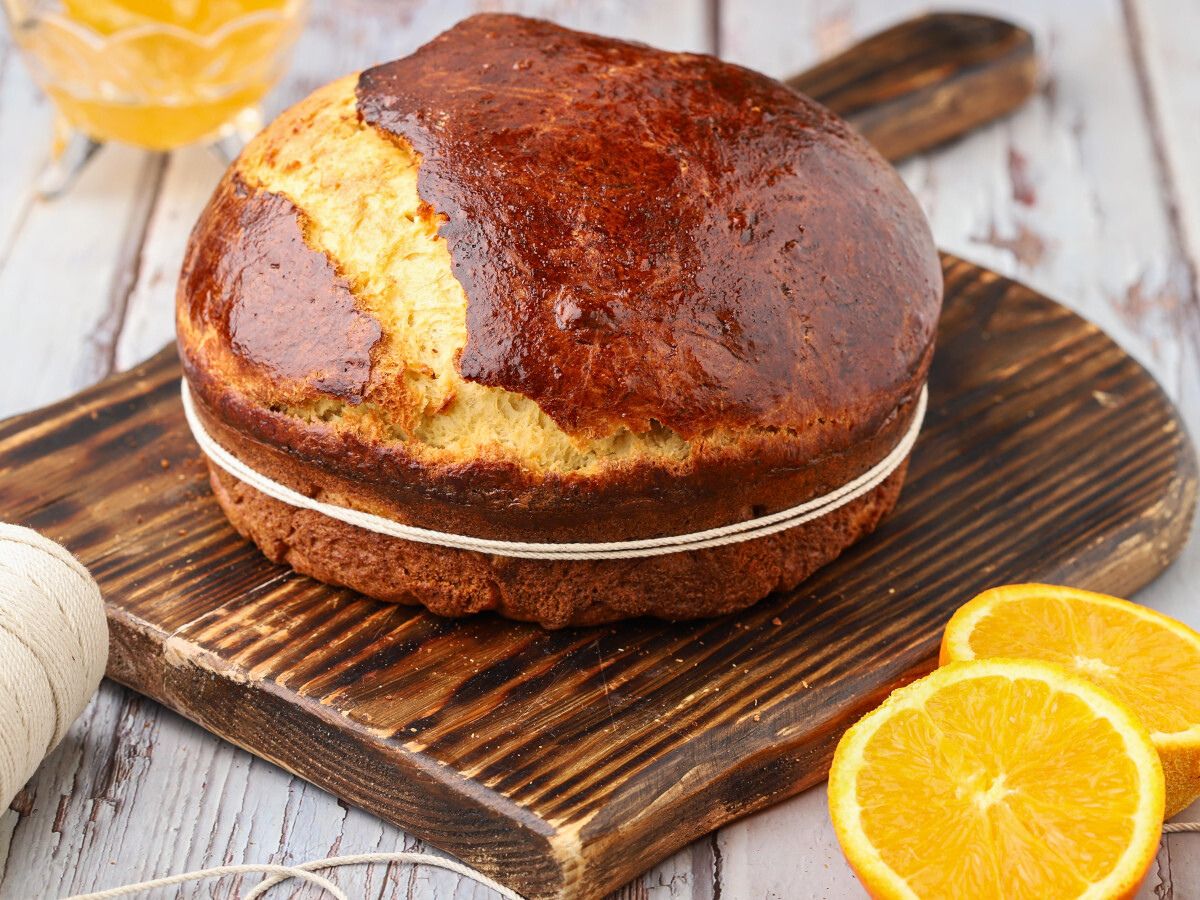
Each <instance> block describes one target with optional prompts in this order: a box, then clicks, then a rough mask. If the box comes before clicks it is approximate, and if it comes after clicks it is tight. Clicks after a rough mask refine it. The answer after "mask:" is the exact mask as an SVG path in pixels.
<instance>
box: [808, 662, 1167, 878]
mask: <svg viewBox="0 0 1200 900" xmlns="http://www.w3.org/2000/svg"><path fill="white" fill-rule="evenodd" d="M1162 811H1163V776H1162V768H1161V766H1160V764H1159V761H1158V754H1156V753H1155V752H1154V746H1153V745H1152V744H1151V743H1150V734H1149V732H1147V731H1146V729H1145V727H1144V726H1143V725H1142V724H1141V723H1140V722H1139V721H1138V720H1137V718H1136V717H1135V716H1134V715H1133V713H1132V712H1131V711H1130V710H1129V709H1128V708H1127V707H1125V705H1124V704H1122V703H1120V702H1118V701H1117V700H1116V699H1114V698H1113V697H1112V696H1111V695H1110V694H1108V693H1106V692H1105V691H1103V690H1101V689H1100V688H1097V687H1096V686H1095V685H1094V684H1092V683H1091V682H1089V681H1087V680H1085V679H1083V678H1080V677H1079V676H1077V675H1074V674H1072V673H1070V672H1068V671H1067V670H1066V669H1063V668H1062V667H1061V666H1055V665H1053V664H1050V663H1044V662H1038V661H1036V660H1025V659H986V660H975V661H973V662H956V663H950V664H949V665H947V666H944V667H942V668H940V669H938V670H937V671H935V672H934V673H933V674H931V675H928V676H926V677H925V678H922V679H920V680H919V681H915V682H913V683H912V684H910V685H908V686H907V687H904V688H901V689H900V690H897V691H895V692H894V693H893V694H892V695H891V697H889V698H888V699H887V700H886V701H885V702H884V704H883V705H882V706H880V707H879V708H878V709H876V710H875V711H874V712H871V713H869V714H868V715H867V716H866V717H864V718H863V719H862V720H861V721H860V722H859V723H858V724H857V725H855V726H854V727H853V728H851V729H850V730H849V731H847V732H846V734H845V736H844V737H843V738H842V740H841V743H840V744H838V748H837V752H836V754H835V755H834V758H833V768H832V769H831V770H830V773H829V812H830V815H831V817H832V819H833V826H834V830H835V832H836V833H837V837H838V841H839V842H840V843H841V845H842V850H843V851H844V852H845V854H846V858H847V859H848V860H849V862H850V865H851V867H852V868H853V869H854V871H855V872H856V873H857V874H858V877H859V879H860V880H861V881H862V882H863V885H864V886H865V887H866V888H867V890H868V891H869V892H870V894H871V895H872V896H874V897H877V898H893V897H896V898H943V897H971V898H976V900H991V898H1001V897H1003V898H1006V900H1024V898H1030V900H1034V898H1036V900H1053V898H1076V897H1079V898H1082V897H1088V898H1112V897H1130V896H1132V895H1133V893H1134V892H1135V891H1136V890H1137V886H1138V885H1139V884H1140V883H1141V881H1142V878H1143V877H1144V876H1145V874H1146V871H1147V869H1148V868H1149V866H1150V864H1151V863H1152V862H1153V860H1154V856H1155V853H1156V851H1157V849H1158V840H1159V835H1160V833H1161V829H1162Z"/></svg>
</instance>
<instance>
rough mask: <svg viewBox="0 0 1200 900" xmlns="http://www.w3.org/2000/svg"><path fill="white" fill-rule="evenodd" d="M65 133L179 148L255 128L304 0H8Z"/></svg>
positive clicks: (19, 37)
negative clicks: (253, 123) (249, 123)
mask: <svg viewBox="0 0 1200 900" xmlns="http://www.w3.org/2000/svg"><path fill="white" fill-rule="evenodd" d="M0 2H3V4H4V9H5V12H6V13H7V14H8V19H9V23H10V27H11V29H12V34H13V38H14V40H15V41H16V43H17V45H18V46H19V47H20V48H21V50H22V51H23V54H24V56H25V58H26V60H27V61H28V62H29V65H30V66H31V68H32V70H33V74H34V77H35V79H36V80H37V82H38V83H39V85H40V86H41V87H42V89H43V90H44V91H45V92H46V93H47V94H48V95H49V96H50V97H51V99H52V100H53V101H54V105H55V107H56V109H57V111H58V113H59V117H60V123H59V125H60V130H61V131H62V133H63V135H64V136H69V135H71V134H75V135H83V136H86V138H87V140H88V141H89V142H93V144H94V143H96V142H100V143H102V142H106V141H120V142H122V143H128V144H136V145H138V146H141V147H146V148H149V149H154V150H169V149H171V148H174V147H179V146H182V145H184V144H190V143H193V142H196V141H215V140H219V139H221V138H222V137H225V136H227V135H228V134H230V133H231V132H232V131H233V130H235V129H237V128H239V125H240V126H241V128H242V129H243V130H244V129H245V126H246V120H247V117H249V118H250V119H251V120H254V121H256V119H255V110H256V107H257V104H258V102H259V101H260V100H261V99H262V97H263V95H264V94H265V93H266V92H267V91H268V90H269V89H270V87H271V86H272V85H273V84H274V83H275V82H276V80H278V78H279V76H280V74H281V72H282V69H283V67H284V65H286V62H287V58H288V55H289V51H290V49H291V46H292V44H293V43H294V42H295V39H296V37H297V35H298V34H299V32H300V29H301V27H302V24H303V11H304V9H303V7H304V2H303V0H0Z"/></svg>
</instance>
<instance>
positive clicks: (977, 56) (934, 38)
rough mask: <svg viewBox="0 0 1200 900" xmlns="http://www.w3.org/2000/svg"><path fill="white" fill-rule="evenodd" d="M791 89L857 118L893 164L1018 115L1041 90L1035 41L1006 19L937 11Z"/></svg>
mask: <svg viewBox="0 0 1200 900" xmlns="http://www.w3.org/2000/svg"><path fill="white" fill-rule="evenodd" d="M787 83H788V84H789V85H790V86H791V87H793V88H795V89H796V90H798V91H801V92H803V93H805V94H808V95H809V96H810V97H813V98H814V99H816V100H820V101H821V102H822V103H824V104H825V105H826V106H828V107H829V108H830V109H832V110H833V111H834V112H836V113H837V114H838V115H840V116H842V117H844V118H846V119H848V120H849V121H850V122H851V123H852V124H853V125H854V126H855V127H856V128H857V129H858V130H859V131H860V132H862V134H863V135H865V136H866V138H867V139H868V140H869V141H870V142H871V143H872V144H874V145H875V147H876V149H878V150H879V151H880V152H881V153H882V154H883V155H884V156H886V157H887V158H888V159H890V160H892V161H893V162H894V161H896V160H899V159H903V158H904V157H906V156H909V155H911V154H913V153H917V152H919V151H921V150H928V149H929V148H930V147H934V146H936V145H938V144H941V143H944V142H946V141H948V140H951V139H952V138H956V137H958V136H959V135H962V134H964V133H966V132H968V131H970V130H971V129H972V128H975V127H976V126H978V125H983V124H984V123H986V122H990V121H992V120H993V119H996V118H999V117H1000V116H1002V115H1004V114H1005V113H1008V112H1011V111H1012V110H1014V109H1016V108H1017V107H1018V106H1020V105H1021V104H1022V103H1024V102H1025V100H1026V99H1028V98H1029V96H1030V95H1031V94H1032V93H1033V92H1034V89H1035V88H1036V86H1037V58H1036V57H1035V55H1034V48H1033V36H1032V35H1031V34H1030V33H1029V32H1028V31H1026V30H1025V29H1024V28H1021V27H1019V26H1017V25H1014V24H1013V23H1011V22H1006V21H1004V20H1003V19H995V18H992V17H990V16H979V15H971V14H966V13H931V14H929V15H925V16H921V17H919V18H916V19H909V20H908V21H905V22H901V23H900V24H899V25H895V26H893V27H892V28H889V29H887V30H886V31H881V32H880V33H879V34H876V35H873V36H872V37H869V38H867V39H866V40H864V41H861V42H859V43H857V44H855V45H854V46H853V47H850V48H849V49H847V50H845V51H843V52H842V53H839V54H838V55H837V56H834V57H833V58H831V59H829V60H826V61H825V62H823V63H821V64H820V65H818V66H816V67H815V68H812V69H809V70H808V71H806V72H802V73H801V74H799V75H796V76H795V77H793V78H789V79H788V80H787Z"/></svg>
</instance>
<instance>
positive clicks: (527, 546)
mask: <svg viewBox="0 0 1200 900" xmlns="http://www.w3.org/2000/svg"><path fill="white" fill-rule="evenodd" d="M180 393H181V396H182V398H183V412H184V416H185V417H186V418H187V423H188V426H189V427H190V428H191V430H192V436H193V437H194V438H195V439H196V443H197V444H198V445H199V446H200V449H201V450H202V451H204V454H205V455H206V456H207V457H208V458H209V459H210V460H212V461H213V462H214V463H215V464H216V465H218V466H220V467H221V468H222V469H224V470H225V471H226V472H228V473H229V474H230V475H232V476H233V477H234V478H237V479H238V480H239V481H242V482H244V483H245V484H248V485H250V487H252V488H254V489H255V490H257V491H260V492H261V493H263V494H266V495H267V496H268V497H271V498H273V499H275V500H278V501H280V502H281V503H286V504H288V505H289V506H294V507H297V508H298V509H308V510H312V511H314V512H319V513H321V514H323V515H326V516H328V517H329V518H331V519H337V520H338V521H339V522H345V523H346V524H347V525H354V526H356V527H358V528H363V529H366V530H367V531H373V532H376V533H377V534H383V535H387V536H388V537H395V538H401V539H403V540H408V541H416V542H418V543H422V544H433V545H436V546H439V547H452V548H456V549H459V550H474V551H476V552H478V553H489V554H492V555H493V556H512V557H519V558H521V559H568V560H576V559H634V558H638V557H646V556H663V555H665V554H668V553H682V552H685V551H689V550H704V549H706V548H709V547H721V546H724V545H726V544H736V543H739V542H741V541H749V540H753V539H754V538H760V537H766V536H768V535H771V534H775V533H776V532H779V531H784V530H786V529H788V528H795V527H796V526H797V525H803V524H804V523H805V522H811V521H813V520H814V519H819V518H820V517H821V516H824V515H828V514H829V513H831V512H833V511H834V510H835V509H838V508H839V507H841V506H844V505H846V504H847V503H849V502H850V501H852V500H855V499H857V498H858V497H861V496H863V495H864V494H866V493H868V492H869V491H872V490H874V489H875V488H876V487H878V486H879V485H880V484H881V483H883V481H884V480H885V479H887V477H888V476H889V475H891V474H892V473H893V472H894V471H896V469H897V468H898V467H899V466H900V464H901V463H903V462H904V460H905V459H907V458H908V454H909V452H910V451H911V450H912V448H913V444H915V443H916V441H917V435H918V434H919V433H920V431H921V423H922V422H923V421H924V419H925V410H926V407H927V406H928V404H929V391H928V389H927V388H925V387H922V388H921V394H920V396H919V397H918V398H917V408H916V411H915V412H914V414H913V418H912V422H911V423H910V424H909V427H908V431H906V432H905V434H904V437H902V438H901V439H900V443H898V444H897V445H896V446H895V447H894V448H893V449H892V451H891V452H890V453H889V454H888V455H887V456H885V457H884V458H883V459H882V460H880V461H879V462H878V463H876V464H875V465H874V466H872V467H871V468H870V469H868V470H867V471H866V472H864V473H863V474H861V475H859V476H858V477H857V478H855V479H854V480H853V481H849V482H847V483H846V484H844V485H842V486H841V487H839V488H837V489H836V490H834V491H831V492H830V493H828V494H824V495H822V496H820V497H816V498H814V499H812V500H809V501H807V502H805V503H801V504H800V505H799V506H793V507H790V508H789V509H784V510H780V511H779V512H775V513H772V514H770V515H767V516H759V517H758V518H755V519H747V520H746V521H743V522H735V523H733V524H732V525H723V526H721V527H719V528H709V529H707V530H705V531H694V532H691V533H689V534H677V535H670V536H667V537H656V538H643V539H641V540H633V541H603V542H599V543H586V542H573V543H539V542H531V541H501V540H491V539H488V538H478V537H470V536H469V535H463V534H451V533H449V532H445V531H432V530H430V529H428V528H418V527H416V526H415V525H406V524H404V523H402V522H396V521H394V520H392V519H387V518H384V517H383V516H377V515H374V514H372V513H368V512H363V511H362V510H358V509H350V508H349V507H345V506H337V505H335V504H332V503H325V502H324V501H321V500H317V499H315V498H313V497H309V496H306V495H304V494H301V493H300V492H298V491H295V490H292V489H291V488H289V487H288V486H287V485H283V484H280V483H279V482H278V481H275V480H274V479H272V478H270V477H268V476H267V475H264V474H263V473H262V472H259V471H258V470H257V469H254V468H251V467H250V466H249V465H247V464H246V463H245V462H243V461H242V460H240V459H238V458H237V457H236V456H234V455H233V454H232V453H230V452H229V451H228V450H226V449H225V447H223V446H222V445H221V444H220V443H218V442H217V441H216V440H215V439H214V438H213V437H212V435H210V434H209V433H208V432H207V431H206V430H205V428H204V425H203V424H202V423H201V422H200V418H199V416H197V414H196V406H195V401H194V400H193V398H192V392H191V389H190V387H189V386H188V383H187V379H186V378H185V379H181V381H180Z"/></svg>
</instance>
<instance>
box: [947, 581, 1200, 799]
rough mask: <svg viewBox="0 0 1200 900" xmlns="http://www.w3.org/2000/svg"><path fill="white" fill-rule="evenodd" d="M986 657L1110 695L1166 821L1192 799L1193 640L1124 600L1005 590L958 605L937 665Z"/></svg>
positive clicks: (1197, 791) (1197, 654) (1197, 709)
mask: <svg viewBox="0 0 1200 900" xmlns="http://www.w3.org/2000/svg"><path fill="white" fill-rule="evenodd" d="M989 656H1020V657H1024V658H1028V659H1043V660H1046V661H1047V662H1053V663H1058V664H1059V665H1062V666H1065V667H1067V668H1068V669H1071V670H1073V671H1075V672H1077V673H1078V674H1080V675H1082V676H1084V677H1085V678H1087V679H1089V680H1091V681H1093V682H1095V683H1096V684H1098V685H1100V686H1101V687H1102V688H1105V689H1106V690H1108V691H1110V692H1111V693H1112V694H1114V695H1115V696H1116V697H1117V699H1118V700H1123V701H1124V702H1125V703H1126V704H1128V706H1129V707H1130V708H1131V709H1133V711H1134V712H1135V713H1137V716H1138V718H1139V719H1141V720H1142V724H1144V725H1145V726H1146V728H1147V729H1148V730H1149V732H1150V739H1151V740H1152V741H1153V742H1154V746H1155V749H1157V750H1158V755H1159V757H1160V758H1161V760H1162V766H1163V774H1164V775H1165V776H1166V780H1167V800H1166V815H1167V817H1168V818H1170V817H1171V816H1173V815H1175V814H1176V813H1178V812H1180V811H1181V810H1183V809H1185V808H1186V807H1187V806H1189V805H1190V804H1191V803H1192V802H1193V801H1194V800H1196V798H1197V797H1200V634H1197V633H1196V632H1195V631H1193V630H1192V629H1190V628H1188V627H1187V626H1186V625H1184V624H1183V623H1182V622H1178V621H1176V620H1175V619H1172V618H1170V617H1169V616H1164V615H1163V614H1162V613H1159V612H1155V611H1154V610H1152V609H1147V608H1146V607H1144V606H1139V605H1138V604H1136V603H1130V602H1129V601H1128V600H1119V599H1117V598H1116V597H1108V596H1105V595H1104V594H1093V593H1091V592H1090V591H1081V590H1077V589H1075V588H1068V587H1056V586H1053V585H1046V584H1013V585H1008V586H1006V587H999V588H993V589H992V590H990V591H984V592H983V593H982V594H980V595H979V596H978V597H976V598H975V599H973V600H971V601H970V602H969V603H967V604H966V605H965V606H962V607H961V608H960V609H959V610H958V612H956V613H955V614H954V616H953V618H951V619H950V623H949V624H948V625H947V626H946V631H945V634H944V635H943V636H942V653H941V660H942V662H949V661H950V660H958V659H979V658H986V657H989Z"/></svg>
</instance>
